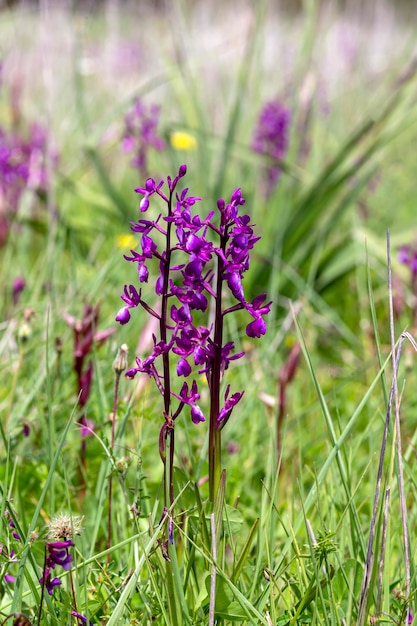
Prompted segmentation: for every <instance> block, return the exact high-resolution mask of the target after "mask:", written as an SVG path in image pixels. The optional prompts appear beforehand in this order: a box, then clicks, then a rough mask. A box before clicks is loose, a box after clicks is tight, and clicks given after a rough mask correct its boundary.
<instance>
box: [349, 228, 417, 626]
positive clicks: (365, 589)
mask: <svg viewBox="0 0 417 626" xmlns="http://www.w3.org/2000/svg"><path fill="white" fill-rule="evenodd" d="M387 249H388V290H389V300H390V326H391V342H392V359H393V377H392V383H391V388H390V393H389V398H388V406H387V411H386V417H385V426H384V434H383V438H382V444H381V452H380V457H379V466H378V474H377V482H376V488H375V496H374V505H373V510H372V518H371V527H370V533H369V541H368V550H367V556H366V562H365V570H364V577H363V581H362V589H361V594H360V601H359V610H358V622H357V624H358V626H362V625H363V623H364V620H365V617H366V605H367V599H368V594H369V586H370V581H371V575H372V567H373V561H374V554H373V542H374V536H375V527H376V518H377V510H378V504H379V495H380V490H381V481H382V472H383V464H384V458H385V450H386V443H387V439H388V431H389V425H390V420H391V411H392V401H393V399H394V397H395V398H396V407H395V410H396V414H397V413H398V420H397V418H396V430H397V437H398V438H399V440H400V443H399V445H400V446H401V438H400V433H399V426H400V424H399V406H398V407H397V405H398V404H399V401H398V389H397V374H398V368H399V364H400V358H401V351H402V344H403V342H404V339H405V338H406V337H407V338H409V334H408V333H402V335H401V337H400V340H399V342H398V347H397V349H396V350H395V342H394V337H393V307H392V279H391V256H390V237H389V231H388V232H387ZM413 344H414V346H415V347H416V345H415V342H414V340H413ZM397 422H398V423H397ZM397 449H398V451H399V452H398V455H399V457H401V447H399V448H397ZM398 461H399V477H398V481H399V489H400V503H401V516H402V524H403V541H404V551H405V561H406V564H405V567H406V586H407V585H408V587H407V589H408V591H407V595H408V594H409V588H410V569H409V568H410V565H409V552H408V530H407V521H406V518H405V499H404V500H402V498H403V497H404V495H403V494H402V495H401V492H403V490H404V479H403V473H402V458H399V459H398ZM400 468H401V469H400ZM403 506H404V509H403Z"/></svg>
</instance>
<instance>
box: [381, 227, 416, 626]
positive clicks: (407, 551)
mask: <svg viewBox="0 0 417 626" xmlns="http://www.w3.org/2000/svg"><path fill="white" fill-rule="evenodd" d="M387 258H388V292H389V317H390V333H391V352H392V360H393V365H394V366H395V331H394V305H393V297H392V272H391V247H390V232H389V230H387ZM392 382H393V385H394V401H395V430H396V435H397V457H398V458H397V462H398V488H399V492H400V493H399V495H400V509H401V524H402V532H403V545H404V568H405V593H406V598H407V615H406V624H408V619H409V616H410V606H409V599H410V581H411V573H410V548H409V536H408V523H407V504H406V501H405V489H404V470H403V458H402V446H401V421H400V399H399V395H398V384H397V371H396V369H395V367H394V368H393V375H392Z"/></svg>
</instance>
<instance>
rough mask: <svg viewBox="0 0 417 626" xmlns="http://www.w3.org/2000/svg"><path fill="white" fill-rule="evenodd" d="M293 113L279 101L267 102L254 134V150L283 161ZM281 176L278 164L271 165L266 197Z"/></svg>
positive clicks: (268, 171) (268, 173)
mask: <svg viewBox="0 0 417 626" xmlns="http://www.w3.org/2000/svg"><path fill="white" fill-rule="evenodd" d="M290 123H291V112H290V110H289V109H288V108H287V107H285V106H284V105H283V104H282V103H281V102H280V101H279V100H272V101H270V102H267V103H266V104H265V105H264V107H263V108H262V110H261V112H260V114H259V118H258V125H257V127H256V129H255V131H254V134H253V140H252V150H254V152H256V153H258V154H263V155H266V156H269V157H270V158H271V159H273V160H278V161H280V160H282V159H283V158H284V156H285V154H286V152H287V149H288V135H289V127H290ZM280 176H281V168H280V166H279V165H278V164H271V165H270V166H269V167H268V169H267V188H266V195H267V196H268V195H270V193H271V192H272V191H273V189H274V187H275V186H276V185H277V183H278V181H279V179H280Z"/></svg>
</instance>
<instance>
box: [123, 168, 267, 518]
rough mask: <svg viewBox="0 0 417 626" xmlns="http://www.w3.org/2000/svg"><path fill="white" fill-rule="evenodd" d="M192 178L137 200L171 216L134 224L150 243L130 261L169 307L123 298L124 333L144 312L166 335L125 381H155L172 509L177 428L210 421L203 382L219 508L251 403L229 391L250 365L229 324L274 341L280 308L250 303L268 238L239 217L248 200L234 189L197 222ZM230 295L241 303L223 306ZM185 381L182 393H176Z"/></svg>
mask: <svg viewBox="0 0 417 626" xmlns="http://www.w3.org/2000/svg"><path fill="white" fill-rule="evenodd" d="M186 172H187V167H186V165H181V166H180V168H179V170H178V174H177V175H176V176H175V177H174V178H171V177H169V176H168V177H167V189H166V188H165V184H164V181H160V182H159V183H157V182H155V180H154V179H152V178H148V179H147V181H146V183H145V186H144V187H139V188H137V189H136V190H135V191H136V192H137V193H139V194H140V195H141V196H142V200H141V202H140V205H139V208H140V212H141V213H147V212H148V210H149V209H150V205H151V202H152V204H153V202H154V201H155V200H157V199H158V198H159V201H160V202H161V203H162V205H165V211H164V212H163V213H162V212H156V217H155V218H154V219H145V218H141V219H139V220H138V221H137V222H132V223H131V230H132V231H133V232H134V233H139V234H140V236H141V240H140V251H137V250H131V254H130V255H125V257H124V258H125V259H126V260H127V261H129V262H130V263H134V264H136V265H137V270H138V278H139V283H140V284H141V285H146V284H147V283H148V281H149V276H150V267H151V263H152V261H154V262H156V265H157V267H158V268H159V271H158V272H157V276H156V282H155V292H156V294H157V296H158V298H159V300H160V306H159V307H158V308H157V307H154V308H153V307H152V306H150V304H149V303H148V300H147V298H146V296H145V295H142V289H141V288H140V289H137V288H136V287H135V285H133V284H129V285H125V287H124V292H123V294H122V296H121V299H122V300H123V302H124V306H123V307H122V308H121V309H120V310H119V312H118V313H117V316H116V320H117V321H118V322H119V323H120V324H127V323H128V322H129V321H130V319H131V314H132V311H133V310H134V309H135V308H137V307H139V306H140V307H142V308H143V309H144V310H145V311H146V312H147V313H148V314H149V315H151V316H153V317H155V318H156V319H157V320H158V325H159V333H158V336H155V335H153V350H152V352H151V354H150V355H149V356H147V357H146V358H145V359H140V358H136V366H135V367H133V368H131V369H129V370H128V371H127V372H126V376H127V378H130V379H133V378H134V377H135V376H136V375H137V374H138V373H145V374H147V375H148V376H149V377H150V378H152V379H153V380H154V382H155V384H156V386H157V388H158V390H159V392H160V394H161V396H162V398H163V411H162V415H163V424H162V427H161V430H160V437H159V451H160V454H161V458H162V461H163V463H164V466H165V505H166V506H169V505H171V504H172V502H173V500H174V487H173V463H174V433H175V428H174V427H175V424H176V421H177V418H178V417H179V415H180V414H181V413H182V411H183V409H184V407H186V406H187V407H189V409H190V414H191V419H192V421H193V423H195V424H200V423H201V422H204V421H206V412H205V411H204V408H203V407H202V406H201V404H200V391H199V382H198V379H200V377H201V375H205V377H206V379H207V383H208V387H209V394H210V409H209V411H208V415H209V459H208V465H209V489H210V500H211V501H214V498H215V496H216V493H217V489H218V486H219V482H220V474H221V431H222V429H223V428H224V426H225V425H226V423H227V421H228V420H229V418H230V416H231V413H232V411H233V409H234V408H235V406H236V405H237V404H238V403H239V402H240V400H241V398H242V396H243V394H244V391H235V392H234V393H231V389H230V385H227V386H226V387H225V389H224V390H222V384H221V383H222V380H223V375H224V372H225V371H226V370H227V369H228V367H229V364H230V363H231V362H232V361H235V360H237V359H240V358H242V357H243V356H244V352H236V351H235V345H234V342H233V341H227V340H226V339H225V337H224V330H225V328H224V322H225V318H226V316H227V315H230V314H231V313H233V312H235V311H239V310H242V309H244V310H246V312H247V313H248V314H249V316H250V318H251V321H250V322H249V323H248V324H247V326H246V334H247V335H248V337H261V336H262V335H264V334H265V332H266V323H265V320H264V317H265V316H266V315H267V314H268V313H269V311H270V307H271V302H267V301H266V300H267V298H266V294H262V295H259V296H257V297H255V298H254V299H253V300H252V301H251V302H249V301H248V300H246V298H245V293H244V289H243V283H242V280H243V277H244V274H245V272H246V271H247V270H248V269H249V261H250V252H251V250H252V248H253V247H254V245H255V244H256V242H257V241H258V240H259V239H260V238H259V237H256V236H255V235H254V231H253V225H252V224H250V217H249V215H246V214H241V213H240V210H241V207H242V206H243V205H244V204H245V200H244V198H243V196H242V193H241V190H240V189H235V190H234V191H233V193H232V195H231V198H230V200H229V201H228V202H226V201H224V200H223V199H219V200H218V201H217V212H216V211H214V210H212V211H210V212H209V213H208V215H207V217H205V218H204V219H203V218H201V217H200V215H199V214H198V213H195V214H193V207H194V206H195V205H196V204H197V203H198V202H199V201H200V200H201V198H197V197H195V196H192V195H190V194H189V190H188V188H185V189H183V190H182V191H177V187H178V183H179V181H180V180H181V179H182V178H183V177H184V176H185V175H186ZM216 213H217V216H216ZM213 240H215V243H213ZM161 241H162V242H163V245H160V242H161ZM226 289H227V290H228V291H229V292H230V294H231V296H232V298H231V300H232V302H230V300H229V299H226V298H225V297H224V296H225V294H224V292H225V291H226ZM212 301H214V302H213V305H212V306H210V304H211V302H212ZM225 303H227V304H225ZM210 311H213V314H212V315H211V316H210V315H209V312H210ZM204 316H205V317H204ZM211 318H212V319H211ZM202 319H204V320H207V321H206V323H205V325H202V324H201V320H202ZM174 366H175V374H176V378H175V375H174ZM197 374H198V376H197ZM181 378H183V379H184V381H183V383H182V384H181V385H179V384H178V385H176V384H175V383H176V381H177V380H178V379H181Z"/></svg>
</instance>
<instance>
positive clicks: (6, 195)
mask: <svg viewBox="0 0 417 626" xmlns="http://www.w3.org/2000/svg"><path fill="white" fill-rule="evenodd" d="M46 153H47V133H46V131H45V129H44V128H42V127H41V126H39V125H38V124H34V125H33V126H32V127H31V128H30V131H29V137H28V138H24V137H23V136H21V135H20V134H17V133H7V132H6V131H5V130H4V128H2V127H0V207H1V210H0V246H1V245H4V243H5V241H6V239H7V234H8V231H9V224H10V219H11V218H12V216H13V215H15V213H16V212H17V210H18V208H19V204H20V199H21V196H22V193H23V191H24V190H25V189H32V190H34V191H37V192H45V191H46V190H47V189H48V175H47V168H46ZM54 159H55V160H56V159H57V157H56V156H55V157H54Z"/></svg>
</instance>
